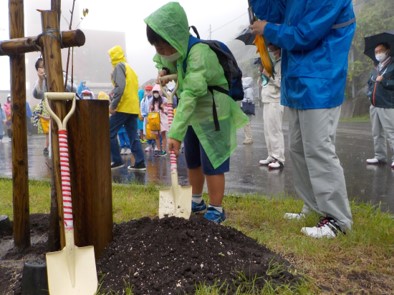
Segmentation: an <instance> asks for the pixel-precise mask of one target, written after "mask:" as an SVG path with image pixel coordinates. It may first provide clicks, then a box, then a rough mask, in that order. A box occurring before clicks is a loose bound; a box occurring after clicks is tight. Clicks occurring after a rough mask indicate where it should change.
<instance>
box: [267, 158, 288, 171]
mask: <svg viewBox="0 0 394 295" xmlns="http://www.w3.org/2000/svg"><path fill="white" fill-rule="evenodd" d="M283 167H284V165H283V163H282V162H279V161H276V160H275V161H274V162H272V163H269V164H268V168H270V169H281V168H283Z"/></svg>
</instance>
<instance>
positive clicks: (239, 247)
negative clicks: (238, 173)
mask: <svg viewBox="0 0 394 295" xmlns="http://www.w3.org/2000/svg"><path fill="white" fill-rule="evenodd" d="M30 224H31V239H32V246H31V247H29V248H28V249H25V250H18V249H16V248H13V247H12V245H13V240H12V233H11V232H10V231H8V232H7V231H5V232H4V231H3V232H1V231H0V239H1V242H0V290H1V293H0V294H21V293H22V271H23V265H24V263H25V262H26V261H34V263H44V261H45V253H47V252H49V251H48V249H47V243H46V233H47V231H48V225H49V216H48V215H45V214H32V215H31V222H30ZM96 265H97V271H98V274H99V280H100V281H101V282H102V286H101V289H100V291H101V292H102V293H105V292H109V291H112V292H113V293H115V294H126V293H125V291H124V289H125V288H127V287H131V289H132V290H133V292H134V294H193V293H194V290H195V289H196V287H197V286H198V285H199V284H203V283H204V284H205V285H214V284H216V286H222V285H223V287H222V289H221V290H222V291H223V293H224V292H225V291H227V293H228V294H233V293H234V292H235V290H236V289H237V288H238V287H239V286H240V284H241V283H244V282H245V281H247V280H248V279H249V280H254V284H255V286H254V287H255V288H262V287H263V286H264V284H265V282H266V281H267V280H269V281H271V283H273V284H278V285H280V284H283V283H285V284H289V285H293V284H297V282H298V281H299V279H300V277H298V276H294V275H292V274H291V272H289V270H290V269H291V265H290V264H289V263H288V262H287V261H286V260H285V259H283V258H282V257H281V256H279V255H277V254H275V253H273V252H272V251H270V250H269V249H267V248H266V247H264V246H263V245H260V244H258V243H257V242H256V241H255V240H253V239H251V238H249V237H247V236H245V235H244V234H243V233H241V232H240V231H237V230H236V229H234V228H231V227H227V226H225V225H217V224H215V223H213V222H209V221H207V220H205V219H203V218H201V217H198V216H192V217H191V219H190V220H185V219H180V218H175V217H170V218H163V219H158V218H153V219H151V218H141V219H138V220H132V221H129V222H125V223H121V224H115V225H114V238H113V241H112V242H111V243H110V244H109V245H108V247H107V249H106V250H105V251H104V253H103V255H102V256H101V257H100V259H99V260H98V261H97V263H96ZM275 266H280V267H275ZM274 269H276V271H272V270H274ZM267 270H270V271H267ZM240 274H242V275H240Z"/></svg>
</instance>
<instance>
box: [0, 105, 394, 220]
mask: <svg viewBox="0 0 394 295" xmlns="http://www.w3.org/2000/svg"><path fill="white" fill-rule="evenodd" d="M252 130H253V140H254V143H253V144H252V145H243V144H242V141H243V131H242V130H239V131H238V143H239V145H238V148H237V150H236V152H235V153H234V154H233V156H232V157H231V165H230V172H229V173H227V174H226V193H232V194H245V193H262V194H265V195H269V196H271V197H283V196H288V195H290V196H295V192H294V187H293V179H292V171H291V170H292V165H291V161H290V160H289V154H288V151H286V153H285V156H286V162H285V168H284V169H283V170H271V171H270V170H268V169H267V167H262V166H259V164H258V161H259V160H261V159H264V158H266V156H267V150H266V147H265V141H264V135H263V119H262V109H261V108H257V113H256V116H254V117H253V118H252ZM287 133H288V122H287V121H286V120H285V122H284V134H285V142H286V147H287V144H288V138H287ZM44 142H45V137H44V136H42V135H34V136H30V137H29V138H28V157H29V178H30V179H49V178H50V170H49V169H48V167H47V163H46V158H45V157H44V156H43V155H42V149H43V144H44ZM336 148H337V154H338V156H339V159H340V160H341V163H342V166H343V168H344V171H345V177H346V184H347V190H348V195H349V199H351V200H353V199H354V200H357V201H363V202H370V203H372V204H375V205H377V206H380V207H381V208H382V210H384V211H390V212H392V213H394V169H391V168H390V165H389V164H386V165H382V166H368V165H365V159H366V158H370V157H373V146H372V135H371V126H370V123H340V124H339V127H338V130H337V144H336ZM145 155H146V164H147V171H146V172H130V171H127V168H126V166H125V167H124V168H121V169H119V170H116V171H113V172H112V180H113V182H117V183H140V184H147V183H153V184H163V185H170V167H169V166H170V165H169V157H168V156H167V157H154V156H153V154H152V153H151V152H150V153H145ZM123 157H124V161H125V162H126V164H127V165H129V164H130V161H131V156H123ZM178 175H179V182H180V184H186V183H187V172H186V167H185V161H184V158H183V156H180V158H179V161H178ZM0 177H9V178H11V177H12V159H11V143H10V142H9V139H8V137H5V138H3V141H2V143H0Z"/></svg>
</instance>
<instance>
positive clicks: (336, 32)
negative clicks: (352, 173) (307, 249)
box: [250, 0, 356, 238]
mask: <svg viewBox="0 0 394 295" xmlns="http://www.w3.org/2000/svg"><path fill="white" fill-rule="evenodd" d="M250 3H251V6H252V8H253V11H254V12H255V14H256V16H257V17H258V19H259V21H256V22H254V23H253V24H252V25H251V30H252V31H253V33H255V34H262V35H264V36H265V37H266V38H267V39H268V40H269V42H271V43H272V44H275V45H277V46H278V47H280V48H282V81H281V104H282V105H284V106H287V107H288V108H289V120H290V121H289V126H290V132H289V141H290V158H291V160H292V163H293V174H294V176H293V177H294V185H295V190H296V192H297V195H298V196H299V197H301V198H302V199H303V200H304V208H303V210H302V212H301V213H290V214H289V213H288V214H286V215H285V217H286V218H297V219H298V218H302V217H303V216H305V213H307V212H309V211H311V210H313V211H315V212H317V213H318V214H319V215H321V216H322V217H321V219H320V221H319V223H318V224H317V225H316V226H312V227H303V228H302V229H301V232H302V233H303V234H305V235H307V236H311V237H314V238H324V237H325V238H333V237H336V236H337V234H338V233H340V232H343V233H344V232H346V231H347V230H350V229H351V226H352V214H351V211H350V206H349V201H348V197H347V192H346V183H345V177H344V174H343V170H342V167H341V165H340V162H339V159H338V157H337V155H336V153H335V133H336V129H337V125H338V120H339V115H340V106H341V104H342V103H343V100H344V92H345V84H346V74H347V62H348V53H349V50H350V46H351V42H352V39H353V35H354V31H355V28H356V26H355V18H354V12H353V5H352V1H351V0H344V1H331V0H321V1H319V2H318V3H317V2H316V3H315V2H314V1H307V0H299V1H285V0H276V1H272V0H250Z"/></svg>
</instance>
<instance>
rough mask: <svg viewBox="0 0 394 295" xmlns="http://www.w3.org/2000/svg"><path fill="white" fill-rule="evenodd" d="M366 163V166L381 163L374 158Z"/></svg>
mask: <svg viewBox="0 0 394 295" xmlns="http://www.w3.org/2000/svg"><path fill="white" fill-rule="evenodd" d="M366 162H367V164H371V165H377V164H379V163H380V162H381V161H379V160H378V159H376V158H372V159H367V160H366Z"/></svg>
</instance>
